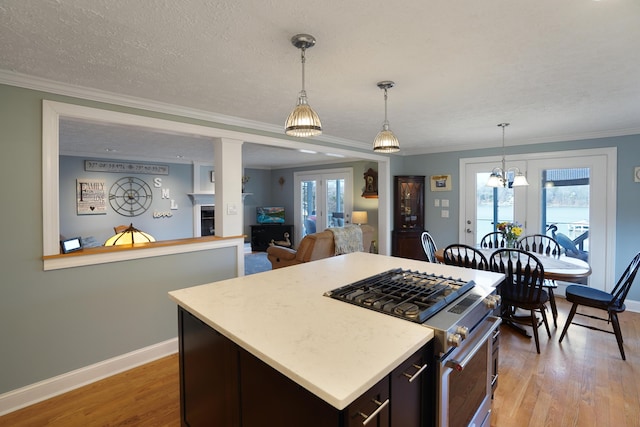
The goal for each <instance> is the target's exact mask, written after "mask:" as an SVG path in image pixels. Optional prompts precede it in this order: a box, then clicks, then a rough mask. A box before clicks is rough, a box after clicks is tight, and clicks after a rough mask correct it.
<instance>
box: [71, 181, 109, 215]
mask: <svg viewBox="0 0 640 427" xmlns="http://www.w3.org/2000/svg"><path fill="white" fill-rule="evenodd" d="M105 186H106V183H105V181H104V179H76V201H77V203H76V206H77V212H78V215H105V214H106V213H107V202H106V192H105Z"/></svg>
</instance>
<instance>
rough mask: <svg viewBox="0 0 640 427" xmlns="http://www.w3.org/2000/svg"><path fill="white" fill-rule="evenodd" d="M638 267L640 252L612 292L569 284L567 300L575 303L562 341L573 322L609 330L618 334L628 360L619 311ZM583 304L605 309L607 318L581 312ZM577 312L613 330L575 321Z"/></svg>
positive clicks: (623, 358)
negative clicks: (609, 326) (606, 324)
mask: <svg viewBox="0 0 640 427" xmlns="http://www.w3.org/2000/svg"><path fill="white" fill-rule="evenodd" d="M638 269H640V252H639V253H638V254H637V255H636V256H635V257H634V258H633V259H632V260H631V262H630V263H629V265H628V266H627V269H626V270H625V271H624V273H622V276H620V278H619V279H618V282H617V283H616V286H615V287H614V288H613V290H612V291H611V293H609V292H605V291H601V290H600V289H595V288H591V287H589V286H584V285H569V286H567V289H566V291H565V294H566V297H567V301H569V302H571V303H572V304H573V305H572V306H571V311H570V312H569V317H567V323H565V325H564V328H563V329H562V334H561V335H560V342H562V339H563V338H564V336H565V335H566V333H567V329H569V325H571V324H574V325H578V326H583V327H585V328H589V329H593V330H596V331H602V332H607V333H609V334H611V333H613V334H614V335H615V336H616V341H618V349H619V350H620V355H621V356H622V360H627V358H626V356H625V354H624V347H623V346H622V343H623V340H622V330H621V329H620V322H619V321H618V313H622V312H623V311H624V310H625V308H626V307H625V305H624V300H625V299H626V298H627V294H628V293H629V289H631V285H632V284H633V281H634V279H635V277H636V274H637V273H638ZM581 305H582V306H585V307H591V308H596V309H599V310H604V311H606V312H607V318H606V319H605V318H602V317H599V316H594V315H592V314H586V313H579V312H578V307H579V306H581ZM576 314H579V315H581V316H585V317H590V318H592V319H596V320H603V321H605V322H607V323H611V325H612V326H613V332H611V331H610V330H606V329H601V328H597V327H594V326H590V325H583V324H581V323H577V322H574V321H573V317H574V316H575V315H576Z"/></svg>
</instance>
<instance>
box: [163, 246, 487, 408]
mask: <svg viewBox="0 0 640 427" xmlns="http://www.w3.org/2000/svg"><path fill="white" fill-rule="evenodd" d="M398 267H400V268H404V269H411V270H418V271H424V272H429V273H435V274H443V275H445V276H452V277H454V278H461V279H463V280H475V281H476V283H481V284H484V285H487V286H492V285H495V280H496V279H495V274H493V273H487V272H481V271H476V270H471V269H462V268H458V267H451V266H446V265H442V264H431V263H427V262H421V261H413V260H408V259H404V258H395V257H389V256H383V255H374V254H368V253H363V252H359V253H353V254H348V255H342V256H338V257H332V258H327V259H323V260H319V261H314V262H309V263H304V264H300V265H296V266H291V267H285V268H280V269H276V270H272V271H268V272H265V273H259V274H254V275H249V276H244V277H238V278H235V279H229V280H224V281H220V282H214V283H210V284H206V285H201V286H195V287H191V288H186V289H180V290H177V291H173V292H170V293H169V296H170V297H171V298H172V299H173V300H174V301H175V302H176V303H178V304H179V305H180V306H181V307H183V308H185V309H186V310H188V311H189V312H190V313H192V314H193V315H195V316H196V317H198V318H199V319H200V320H202V321H203V322H205V323H206V324H208V325H209V326H211V327H212V328H213V329H215V330H216V331H218V332H220V333H221V334H223V335H224V336H226V337H227V338H229V339H231V340H232V341H233V342H235V343H236V344H238V345H239V346H240V347H242V348H244V349H245V350H247V351H248V352H250V353H251V354H253V355H254V356H256V357H258V358H259V359H261V360H262V361H264V362H265V363H267V364H268V365H269V366H271V367H272V368H274V369H276V370H278V371H279V372H281V373H282V374H284V375H285V376H287V377H288V378H290V379H292V380H293V381H295V382H296V383H298V384H299V385H301V386H302V387H304V388H306V389H307V390H309V391H310V392H312V393H314V394H315V395H317V396H318V397H320V398H321V399H323V400H325V401H326V402H328V403H329V404H331V405H332V406H334V407H335V408H337V409H344V408H345V407H347V406H348V405H349V404H350V403H351V402H352V401H353V400H355V399H356V398H357V397H359V396H360V395H361V394H362V393H364V392H365V391H367V390H368V389H369V388H370V387H371V386H373V385H375V384H376V383H377V382H378V381H380V380H381V379H382V378H384V377H385V376H386V375H388V374H389V373H390V372H391V371H392V370H393V369H394V368H396V367H397V366H398V365H399V364H400V363H402V362H403V361H404V360H406V359H407V358H408V357H409V356H411V355H412V354H413V353H415V352H416V351H417V350H418V349H420V348H421V347H422V346H423V345H424V344H426V343H427V342H429V341H430V340H431V339H432V338H433V331H432V330H431V329H429V328H427V327H424V326H421V325H419V324H416V323H413V322H409V321H406V320H402V319H398V318H395V317H393V316H388V315H385V314H382V313H378V312H375V311H372V310H367V309H365V308H362V307H357V306H354V305H351V304H348V303H345V302H342V301H338V300H335V299H332V298H328V297H325V296H323V294H324V293H325V292H326V291H329V290H332V289H335V288H337V287H340V286H344V285H346V284H349V283H352V282H355V281H357V280H360V279H362V278H365V277H368V276H371V275H374V274H377V273H381V272H384V271H386V270H389V269H392V268H398Z"/></svg>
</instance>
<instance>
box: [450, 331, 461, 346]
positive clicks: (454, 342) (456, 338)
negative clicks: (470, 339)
mask: <svg viewBox="0 0 640 427" xmlns="http://www.w3.org/2000/svg"><path fill="white" fill-rule="evenodd" d="M462 339H463V338H462V336H461V335H460V334H451V335H449V339H448V340H447V341H449V344H450V345H451V346H452V347H458V346H459V345H460V343H461V342H462Z"/></svg>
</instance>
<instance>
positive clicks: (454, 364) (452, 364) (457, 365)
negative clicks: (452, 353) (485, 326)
mask: <svg viewBox="0 0 640 427" xmlns="http://www.w3.org/2000/svg"><path fill="white" fill-rule="evenodd" d="M487 320H488V321H491V322H493V325H491V328H490V329H489V330H488V331H487V332H485V334H484V335H483V336H482V337H481V338H480V339H479V340H478V342H477V343H476V345H474V346H473V348H472V349H471V351H469V352H468V353H467V355H466V356H465V358H464V359H462V361H460V362H459V361H457V360H453V359H452V360H448V361H447V362H446V363H445V365H446V366H447V367H449V368H452V369H455V370H456V371H458V372H462V371H464V368H466V366H467V364H468V363H469V362H470V361H471V359H472V358H473V356H475V354H476V353H477V352H478V350H480V347H482V346H483V345H484V343H485V342H486V341H487V340H488V339H489V338H490V337H492V336H493V333H494V331H495V329H496V327H497V326H498V325H500V323H501V322H502V319H500V318H499V317H494V316H490V317H489V318H488V319H487Z"/></svg>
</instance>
